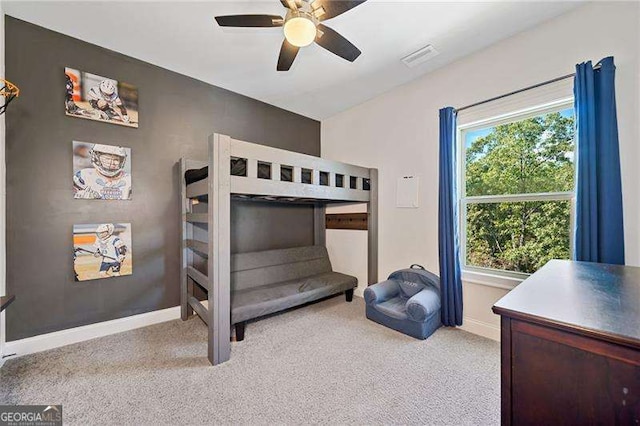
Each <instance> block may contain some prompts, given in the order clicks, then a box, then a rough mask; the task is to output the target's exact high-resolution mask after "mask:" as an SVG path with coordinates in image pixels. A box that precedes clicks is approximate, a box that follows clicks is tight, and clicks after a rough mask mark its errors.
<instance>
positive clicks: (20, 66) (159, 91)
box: [5, 17, 320, 341]
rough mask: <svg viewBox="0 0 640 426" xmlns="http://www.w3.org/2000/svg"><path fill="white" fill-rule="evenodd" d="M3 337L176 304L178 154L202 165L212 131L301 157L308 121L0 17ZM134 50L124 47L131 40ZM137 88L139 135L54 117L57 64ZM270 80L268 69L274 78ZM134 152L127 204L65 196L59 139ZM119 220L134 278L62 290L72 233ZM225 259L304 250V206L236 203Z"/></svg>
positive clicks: (316, 147) (68, 168)
mask: <svg viewBox="0 0 640 426" xmlns="http://www.w3.org/2000/svg"><path fill="white" fill-rule="evenodd" d="M5 30H6V53H5V54H6V75H7V79H9V80H10V81H12V82H14V83H16V84H17V85H18V86H19V87H20V90H21V92H20V97H19V98H18V99H16V100H15V101H14V102H13V103H12V104H11V107H10V108H9V110H8V111H7V113H6V118H7V141H6V142H7V146H6V156H7V157H6V158H7V287H8V292H9V293H13V294H15V295H16V302H15V303H14V304H13V305H12V306H11V308H10V309H8V311H7V340H9V341H11V340H16V339H20V338H25V337H30V336H34V335H38V334H42V333H48V332H53V331H57V330H62V329H66V328H70V327H76V326H81V325H86V324H91V323H95V322H99V321H106V320H111V319H115V318H121V317H125V316H129V315H134V314H140V313H144V312H149V311H153V310H157V309H163V308H169V307H172V306H176V305H178V304H179V286H180V276H179V272H180V250H179V246H180V241H179V238H180V232H179V230H180V229H179V227H180V199H179V187H178V179H179V178H178V171H177V168H176V166H175V164H176V162H177V161H178V159H179V158H180V157H182V156H186V157H189V158H193V159H206V156H207V139H208V137H209V135H210V134H212V133H214V132H218V133H223V134H228V135H230V136H232V137H234V138H237V139H242V140H246V141H250V142H256V143H262V144H265V145H269V146H275V147H279V148H284V149H288V150H292V151H298V152H303V153H307V154H311V155H319V154H320V123H319V122H317V121H315V120H312V119H309V118H306V117H302V116H300V115H296V114H293V113H290V112H287V111H284V110H282V109H279V108H276V107H274V106H271V105H268V104H265V103H262V102H259V101H256V100H254V99H250V98H247V97H244V96H241V95H238V94H235V93H232V92H229V91H227V90H223V89H220V88H218V87H214V86H211V85H209V84H206V83H203V82H201V81H197V80H194V79H191V78H189V77H185V76H183V75H180V74H177V73H174V72H171V71H167V70H165V69H162V68H159V67H156V66H153V65H150V64H148V63H145V62H142V61H139V60H136V59H133V58H130V57H127V56H124V55H121V54H118V53H115V52H112V51H109V50H106V49H103V48H100V47H97V46H94V45H91V44H88V43H85V42H83V41H80V40H77V39H74V38H71V37H67V36H64V35H61V34H58V33H55V32H52V31H49V30H47V29H44V28H41V27H38V26H35V25H32V24H29V23H26V22H23V21H20V20H18V19H15V18H11V17H7V19H6V26H5ZM132 43H135V41H132ZM65 66H68V67H72V68H76V69H80V70H83V71H88V72H92V73H95V74H99V75H103V76H107V77H111V78H115V79H117V80H120V81H124V82H127V83H131V84H134V85H136V86H137V87H138V90H139V99H140V107H139V109H140V127H139V128H138V129H132V128H127V127H123V126H117V125H113V124H108V123H100V122H94V121H91V120H85V119H80V118H73V117H67V116H65V114H64V93H65V92H64V67H65ZM274 72H275V71H274ZM73 140H79V141H87V142H94V143H104V144H111V145H122V146H127V147H130V148H131V149H132V154H131V156H132V166H133V169H132V176H133V190H134V192H133V200H131V201H91V200H74V199H73V189H72V180H71V178H72V148H71V141H73ZM111 221H114V222H115V221H118V222H130V223H131V224H132V228H133V260H134V265H133V275H131V276H126V277H119V278H109V279H102V280H95V281H85V282H81V283H76V282H74V278H73V257H72V253H73V241H72V227H73V225H74V224H81V223H101V222H111ZM232 223H233V227H232V251H234V252H246V251H253V250H265V249H271V248H283V247H294V246H303V245H310V244H313V207H311V206H289V205H278V204H264V203H253V202H234V203H233V206H232Z"/></svg>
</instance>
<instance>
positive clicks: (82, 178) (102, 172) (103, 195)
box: [73, 141, 131, 200]
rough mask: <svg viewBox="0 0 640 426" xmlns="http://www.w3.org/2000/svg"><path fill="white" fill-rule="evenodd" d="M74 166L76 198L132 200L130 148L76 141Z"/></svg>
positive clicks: (74, 144) (74, 143) (74, 145)
mask: <svg viewBox="0 0 640 426" xmlns="http://www.w3.org/2000/svg"><path fill="white" fill-rule="evenodd" d="M73 164H74V170H73V190H74V198H76V199H83V200H130V199H131V149H130V148H124V147H121V146H114V145H103V144H90V143H87V142H78V141H73ZM87 164H90V166H89V167H86V165H87ZM83 166H84V167H83Z"/></svg>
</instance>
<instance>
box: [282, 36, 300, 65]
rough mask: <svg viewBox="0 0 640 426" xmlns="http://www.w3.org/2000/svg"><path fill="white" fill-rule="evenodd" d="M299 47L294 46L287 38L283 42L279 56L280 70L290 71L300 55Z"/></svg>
mask: <svg viewBox="0 0 640 426" xmlns="http://www.w3.org/2000/svg"><path fill="white" fill-rule="evenodd" d="M299 50H300V48H299V47H296V46H294V45H293V44H291V43H289V42H288V41H287V39H285V40H284V41H283V42H282V47H281V48H280V56H279V57H278V68H277V69H278V71H289V69H290V68H291V65H292V64H293V61H294V60H295V59H296V56H297V55H298V51H299Z"/></svg>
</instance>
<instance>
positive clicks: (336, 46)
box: [316, 24, 362, 62]
mask: <svg viewBox="0 0 640 426" xmlns="http://www.w3.org/2000/svg"><path fill="white" fill-rule="evenodd" d="M316 43H318V44H319V45H320V46H322V47H324V48H325V49H327V50H328V51H329V52H331V53H334V54H336V55H338V56H340V57H341V58H344V59H346V60H347V61H349V62H353V61H355V60H356V59H357V58H358V56H360V54H361V53H362V52H361V51H360V49H358V48H357V47H355V46H354V45H353V44H352V43H351V42H350V41H349V40H347V39H346V38H344V37H342V36H341V35H340V34H339V33H338V32H337V31H335V30H332V29H331V28H329V27H327V26H326V25H322V24H318V35H317V36H316Z"/></svg>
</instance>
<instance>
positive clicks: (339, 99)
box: [3, 0, 579, 119]
mask: <svg viewBox="0 0 640 426" xmlns="http://www.w3.org/2000/svg"><path fill="white" fill-rule="evenodd" d="M3 4H4V9H5V12H6V13H7V14H8V15H11V16H14V17H16V18H20V19H23V20H25V21H29V22H32V23H35V24H38V25H41V26H44V27H47V28H50V29H52V30H55V31H58V32H61V33H64V34H67V35H70V36H73V37H76V38H80V39H83V40H85V41H88V42H90V43H93V44H97V45H99V46H102V47H105V48H108V49H111V50H115V51H117V52H120V53H123V54H126V55H129V56H132V57H134V58H138V59H141V60H143V61H147V62H150V63H152V64H155V65H159V66H161V67H164V68H167V69H170V70H173V71H176V72H179V73H181V74H185V75H188V76H191V77H194V78H196V79H199V80H202V81H205V82H207V83H211V84H214V85H216V86H220V87H223V88H226V89H229V90H232V91H234V92H237V93H241V94H243V95H247V96H250V97H252V98H255V99H259V100H262V101H264V102H267V103H270V104H273V105H276V106H279V107H281V108H284V109H287V110H290V111H293V112H297V113H299V114H302V115H305V116H308V117H312V118H315V119H324V118H327V117H329V116H331V115H334V114H336V113H338V112H340V111H343V110H345V109H348V108H350V107H352V106H354V105H357V104H359V103H361V102H363V101H365V100H367V99H370V98H372V97H374V96H376V95H378V94H380V93H383V92H385V91H388V90H389V89H391V88H393V87H396V86H398V85H401V84H403V83H406V82H408V81H410V80H413V79H415V78H417V77H419V76H421V75H423V74H425V73H428V72H430V71H433V70H434V69H436V68H439V67H442V66H443V65H445V64H447V63H450V62H452V61H454V60H456V59H458V58H460V57H462V56H465V55H468V54H470V53H472V52H475V51H478V50H480V49H482V48H484V47H486V46H488V45H490V44H493V43H495V42H497V41H499V40H501V39H504V38H507V37H509V36H511V35H513V34H515V33H518V32H520V31H523V30H525V29H527V28H531V27H533V26H535V25H537V24H539V23H541V22H542V21H545V20H548V19H550V18H552V17H555V16H558V15H560V14H562V13H564V12H566V11H568V10H570V9H572V8H574V7H576V6H578V5H579V2H575V1H571V2H492V3H488V2H471V3H458V2H425V1H402V2H401V1H379V0H369V1H368V2H366V3H364V4H362V5H360V6H358V7H357V8H355V9H353V10H351V11H349V12H347V13H345V14H343V15H341V16H338V17H336V18H334V19H331V20H329V21H326V22H325V24H327V25H329V26H331V27H332V28H334V29H335V30H337V31H338V32H340V33H341V34H342V35H343V36H345V37H346V38H348V39H349V40H350V41H351V42H352V43H354V44H355V45H356V46H358V47H359V48H360V50H362V52H363V53H362V55H361V56H360V58H358V59H357V60H356V62H354V63H349V62H347V61H344V60H342V59H340V58H338V57H337V56H334V55H333V54H331V53H329V52H327V51H325V50H324V49H322V48H320V47H319V46H316V45H311V46H309V47H307V48H304V49H302V50H301V52H300V54H299V55H298V57H297V58H296V61H295V63H294V65H293V67H292V68H291V71H289V72H287V73H278V72H276V62H277V58H278V53H279V49H280V45H281V43H282V38H283V35H282V29H281V28H269V29H222V28H220V27H218V26H217V25H216V24H215V22H214V20H213V17H214V16H216V15H225V14H244V13H267V14H280V15H284V12H285V9H284V8H283V7H282V6H281V4H280V2H279V1H278V0H251V1H199V2H186V1H161V2H149V1H118V2H114V1H110V2H106V1H83V2H78V1H74V2H61V1H38V2H35V1H34V2H32V1H16V0H13V1H11V0H10V1H3ZM427 44H432V45H433V46H434V47H435V48H436V49H437V50H438V51H439V52H440V55H438V56H436V57H435V58H433V59H431V60H430V61H428V62H427V63H425V64H422V65H419V66H418V67H416V68H413V69H409V68H407V67H406V66H405V65H404V64H402V63H401V62H400V59H401V58H402V57H404V56H406V55H407V54H409V53H412V52H414V51H415V50H417V49H419V48H421V47H423V46H425V45H427Z"/></svg>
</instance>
